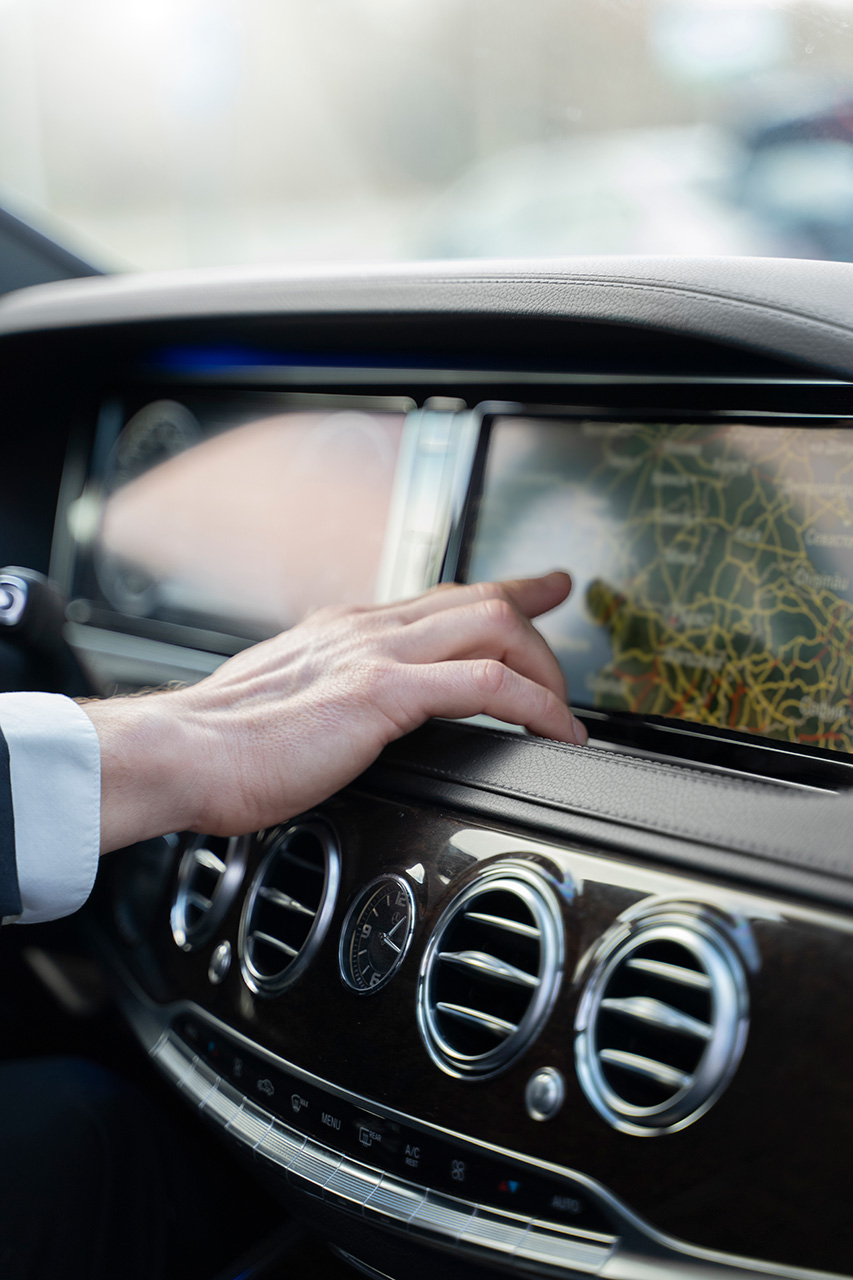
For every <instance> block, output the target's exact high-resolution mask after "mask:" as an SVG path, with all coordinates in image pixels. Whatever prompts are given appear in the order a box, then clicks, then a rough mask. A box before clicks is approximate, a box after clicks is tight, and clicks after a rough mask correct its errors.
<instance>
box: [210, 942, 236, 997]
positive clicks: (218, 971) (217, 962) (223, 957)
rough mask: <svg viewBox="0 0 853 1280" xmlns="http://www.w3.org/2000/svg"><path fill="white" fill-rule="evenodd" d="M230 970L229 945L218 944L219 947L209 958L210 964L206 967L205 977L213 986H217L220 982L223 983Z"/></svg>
mask: <svg viewBox="0 0 853 1280" xmlns="http://www.w3.org/2000/svg"><path fill="white" fill-rule="evenodd" d="M230 968H231V943H230V942H220V944H219V946H218V947H217V948H216V949H215V950H214V952H213V955H212V956H211V957H210V964H209V965H208V966H207V976H208V978H209V979H210V981H211V982H212V983H213V985H214V986H218V985H219V983H220V982H224V980H225V977H226V975H227V973H228V970H229V969H230Z"/></svg>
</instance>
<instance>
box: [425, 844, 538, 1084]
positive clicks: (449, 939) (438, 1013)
mask: <svg viewBox="0 0 853 1280" xmlns="http://www.w3.org/2000/svg"><path fill="white" fill-rule="evenodd" d="M562 963H563V927H562V921H561V916H560V908H559V903H558V902H557V901H556V898H555V896H554V894H553V893H552V891H551V890H550V888H549V886H548V884H547V882H546V881H545V880H544V878H543V877H542V876H541V875H539V874H538V873H537V872H536V871H534V870H532V869H531V868H529V867H527V866H525V865H523V864H514V863H512V864H511V863H506V862H504V863H500V864H498V865H496V866H494V867H491V868H489V869H488V870H486V871H485V872H483V873H482V874H481V875H480V876H478V877H477V879H476V880H474V881H473V882H472V883H471V884H469V885H468V886H467V887H466V888H465V889H463V890H462V892H461V893H459V894H457V896H456V897H455V898H454V899H453V901H452V902H451V903H450V904H449V905H448V907H447V908H446V909H445V911H444V912H443V913H442V915H441V917H440V919H439V921H438V923H437V925H436V927H435V930H434V931H433V934H432V936H431V938H430V940H429V943H428V944H427V948H426V951H425V953H424V958H423V961H422V963H421V970H420V975H419V979H418V1008H417V1013H418V1026H419V1028H420V1032H421V1036H422V1037H423V1040H424V1043H425V1045H426V1047H427V1050H428V1051H429V1053H430V1056H431V1057H432V1058H433V1060H434V1061H435V1062H436V1063H438V1065H439V1066H440V1067H442V1068H443V1069H444V1070H445V1071H447V1072H449V1073H450V1074H451V1075H455V1076H465V1077H478V1078H479V1077H483V1076H489V1075H494V1074H495V1073H496V1072H498V1071H501V1070H503V1069H504V1068H505V1067H508V1066H509V1065H510V1063H512V1062H514V1061H515V1060H516V1059H517V1058H518V1057H520V1055H521V1054H522V1053H523V1052H524V1051H525V1049H526V1048H527V1047H528V1045H529V1044H531V1043H532V1041H533V1040H534V1038H535V1037H536V1035H537V1034H538V1032H539V1031H540V1029H541V1027H542V1025H543V1023H544V1021H545V1019H546V1017H547V1016H548V1013H549V1011H550V1009H551V1006H552V1004H553V1001H554V997H555V995H556V992H557V988H558V986H559V981H560V977H561V973H562Z"/></svg>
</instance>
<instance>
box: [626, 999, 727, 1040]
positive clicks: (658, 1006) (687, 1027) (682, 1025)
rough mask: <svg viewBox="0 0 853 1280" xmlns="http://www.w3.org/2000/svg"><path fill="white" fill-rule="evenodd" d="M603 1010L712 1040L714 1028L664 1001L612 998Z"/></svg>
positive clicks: (683, 1033)
mask: <svg viewBox="0 0 853 1280" xmlns="http://www.w3.org/2000/svg"><path fill="white" fill-rule="evenodd" d="M601 1007H602V1009H609V1010H610V1012H611V1013H620V1014H622V1015H623V1016H624V1017H626V1018H636V1019H637V1020H638V1021H640V1022H645V1023H648V1024H649V1025H650V1026H653V1027H663V1028H664V1029H665V1030H666V1031H677V1032H679V1033H680V1034H681V1035H686V1036H696V1037H697V1038H698V1039H700V1040H710V1039H711V1036H712V1034H713V1028H712V1027H709V1026H708V1025H707V1024H706V1023H704V1022H700V1021H699V1019H698V1018H691V1016H690V1014H688V1013H683V1012H682V1010H681V1009H675V1008H673V1006H672V1005H669V1004H664V1003H663V1001H662V1000H653V999H652V998H651V997H650V996H623V997H622V998H621V999H620V998H615V997H611V998H610V999H607V1000H602V1002H601Z"/></svg>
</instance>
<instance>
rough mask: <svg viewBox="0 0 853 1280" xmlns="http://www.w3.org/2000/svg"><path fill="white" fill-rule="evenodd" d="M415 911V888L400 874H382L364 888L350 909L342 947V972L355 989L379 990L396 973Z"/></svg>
mask: <svg viewBox="0 0 853 1280" xmlns="http://www.w3.org/2000/svg"><path fill="white" fill-rule="evenodd" d="M415 911H416V908H415V899H414V896H413V894H412V891H411V889H410V888H409V886H408V885H407V884H406V882H405V880H401V879H399V877H397V876H380V877H379V879H378V880H373V881H372V882H371V883H370V884H369V885H366V886H365V888H364V889H362V890H361V892H360V893H359V894H358V896H357V897H356V899H355V901H354V902H353V904H352V906H351V907H350V909H349V911H348V912H347V918H346V920H345V921H344V927H343V930H342V932H341V945H340V951H339V958H340V966H341V976H342V978H343V979H344V982H346V983H347V985H348V986H350V987H352V989H353V990H354V991H375V990H376V989H377V987H384V985H385V983H386V982H388V981H389V980H390V979H391V978H392V977H393V976H394V974H395V973H396V972H397V970H398V969H399V967H400V965H401V963H402V961H403V957H404V955H405V954H406V950H407V948H408V945H409V941H410V940H411V937H412V930H413V929H414V927H415Z"/></svg>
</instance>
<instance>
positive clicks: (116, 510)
mask: <svg viewBox="0 0 853 1280" xmlns="http://www.w3.org/2000/svg"><path fill="white" fill-rule="evenodd" d="M154 407H155V408H156V406H154ZM169 407H170V414H169V415H168V416H169V422H170V425H171V426H172V432H173V434H174V430H175V428H174V423H175V421H177V415H176V413H175V406H169ZM162 416H163V415H162V414H161V418H162ZM402 425H403V418H402V415H400V414H391V413H386V414H378V413H376V414H367V413H363V412H356V411H352V410H347V411H340V412H333V413H323V412H305V413H286V414H277V415H275V416H271V417H266V418H264V419H261V420H259V421H250V422H245V423H243V424H241V425H239V426H237V427H234V428H233V429H231V430H227V431H223V432H221V433H220V434H217V435H213V436H208V438H200V433H199V438H198V440H197V441H196V440H194V439H188V438H187V437H188V435H189V432H188V429H187V428H183V427H182V429H181V438H180V441H179V444H180V446H181V447H180V448H178V447H177V446H173V445H172V444H171V441H170V442H167V443H168V447H165V448H164V445H163V442H162V440H161V439H160V438H159V437H160V436H163V425H162V421H161V422H159V423H158V425H157V428H156V430H157V431H158V432H159V436H158V437H157V440H156V449H157V452H156V454H155V456H154V465H150V466H148V467H147V469H146V468H144V467H143V468H142V471H141V474H138V472H139V470H140V467H139V464H138V456H139V454H140V451H141V446H140V442H139V440H138V439H137V436H138V435H139V430H138V427H134V429H133V431H132V432H131V433H130V436H129V437H127V440H126V442H125V446H124V450H125V451H124V453H122V451H121V446H122V438H120V440H119V449H118V454H117V462H116V464H115V468H114V471H115V474H116V476H117V477H118V484H117V487H115V488H114V491H113V492H112V493H110V494H109V496H108V497H107V499H106V501H105V504H104V507H103V512H102V520H101V526H100V534H99V538H98V543H97V546H96V549H95V557H94V559H95V565H96V568H97V574H98V582H99V586H100V589H101V591H102V592H103V594H104V595H105V596H106V598H107V600H109V602H110V603H111V605H112V606H113V607H114V608H116V609H118V610H119V611H120V612H123V613H126V614H127V613H130V614H137V615H140V616H141V615H144V616H148V617H156V618H166V619H170V620H176V619H177V620H180V621H191V620H192V621H197V620H198V618H199V617H203V618H205V619H206V620H207V621H208V622H212V623H214V624H218V625H221V626H223V627H224V628H225V629H227V630H230V631H234V632H236V634H238V635H246V636H253V635H262V634H271V633H273V632H275V631H278V630H280V629H282V628H283V627H287V626H291V625H292V624H293V623H294V622H297V621H299V619H300V618H303V617H304V616H305V615H306V614H307V613H309V612H310V611H311V610H313V609H315V608H317V607H318V606H320V605H323V604H329V603H356V602H359V603H369V602H370V601H371V600H372V599H373V597H374V592H375V579H376V574H377V570H378V566H379V559H380V554H381V550H382V542H383V537H384V533H385V524H386V520H387V515H388V506H389V502H390V496H391V486H392V482H393V477H394V468H395V464H396V458H397V452H398V448H399V443H400V435H401V431H402ZM131 426H132V424H129V427H128V428H126V429H125V433H123V437H125V436H127V433H128V431H129V430H130V427H131ZM154 430H155V428H154V426H153V425H145V431H144V433H143V435H144V446H142V447H144V448H146V449H147V448H151V449H153V448H154V445H152V444H151V440H152V438H153V435H152V433H153V432H154ZM164 455H165V456H164ZM127 474H130V478H126V475H127Z"/></svg>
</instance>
